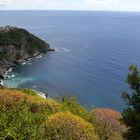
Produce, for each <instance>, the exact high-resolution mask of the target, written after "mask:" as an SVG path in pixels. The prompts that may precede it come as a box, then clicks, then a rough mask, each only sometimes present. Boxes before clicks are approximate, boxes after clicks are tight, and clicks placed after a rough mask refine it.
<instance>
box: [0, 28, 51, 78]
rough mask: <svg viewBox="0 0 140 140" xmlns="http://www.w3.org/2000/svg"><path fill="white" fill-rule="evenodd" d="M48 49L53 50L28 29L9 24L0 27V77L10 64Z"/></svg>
mask: <svg viewBox="0 0 140 140" xmlns="http://www.w3.org/2000/svg"><path fill="white" fill-rule="evenodd" d="M48 51H53V49H51V48H50V47H49V44H48V43H46V42H45V41H43V40H41V39H40V38H38V37H36V36H34V35H33V34H31V33H29V32H28V31H26V30H24V29H20V28H16V27H10V26H6V27H1V28H0V77H1V78H2V77H3V74H4V72H5V71H6V70H7V68H9V67H11V66H12V65H14V64H16V63H19V62H23V61H24V60H26V59H28V58H31V57H35V56H37V55H39V54H40V53H46V52H48Z"/></svg>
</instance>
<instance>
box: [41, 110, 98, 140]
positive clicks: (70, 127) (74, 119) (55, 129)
mask: <svg viewBox="0 0 140 140" xmlns="http://www.w3.org/2000/svg"><path fill="white" fill-rule="evenodd" d="M44 125H45V134H46V137H47V138H48V140H98V138H97V136H96V134H95V132H94V127H93V126H92V125H91V124H90V123H88V122H86V121H85V120H84V119H82V118H81V117H79V116H76V115H73V114H72V113H69V112H65V113H63V112H59V113H56V114H54V115H51V116H50V117H48V119H47V121H46V122H45V124H44Z"/></svg>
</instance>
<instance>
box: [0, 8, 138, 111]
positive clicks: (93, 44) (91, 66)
mask: <svg viewBox="0 0 140 140" xmlns="http://www.w3.org/2000/svg"><path fill="white" fill-rule="evenodd" d="M5 25H11V26H16V27H19V28H24V29H27V30H28V31H29V32H31V33H32V34H34V35H36V36H38V37H40V38H41V39H43V40H45V41H46V42H48V43H49V44H50V46H51V48H54V49H55V50H56V51H55V52H51V53H47V54H44V55H40V56H38V57H37V58H34V59H30V60H28V61H27V62H26V63H23V64H21V65H18V66H17V67H16V68H11V69H10V70H9V71H8V72H7V73H6V78H5V80H4V81H3V82H4V85H5V86H7V87H11V88H31V89H34V90H37V91H40V92H43V93H45V94H46V93H47V94H48V96H49V97H50V98H55V99H58V98H62V97H63V96H66V97H68V98H71V97H73V96H74V97H76V98H77V101H78V102H79V103H80V104H81V105H83V106H85V107H86V108H88V109H89V108H90V107H94V108H112V109H116V110H118V111H122V110H123V108H124V107H125V102H124V101H123V99H122V98H121V95H122V92H123V91H128V92H130V90H129V85H127V84H126V77H127V74H128V72H129V71H128V66H129V65H132V64H135V65H137V66H140V13H139V12H105V11H0V26H5Z"/></svg>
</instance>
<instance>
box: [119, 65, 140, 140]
mask: <svg viewBox="0 0 140 140" xmlns="http://www.w3.org/2000/svg"><path fill="white" fill-rule="evenodd" d="M129 71H130V72H129V74H128V76H127V83H128V84H129V86H130V91H131V93H128V92H124V93H123V95H122V97H123V99H124V100H125V101H126V103H127V106H126V108H125V109H124V111H123V113H122V121H123V123H124V124H125V125H126V126H127V127H128V131H127V132H126V133H125V134H124V137H125V138H127V139H128V140H140V69H138V68H137V66H135V65H131V66H129Z"/></svg>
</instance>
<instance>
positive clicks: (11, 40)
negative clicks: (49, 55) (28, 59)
mask: <svg viewBox="0 0 140 140" xmlns="http://www.w3.org/2000/svg"><path fill="white" fill-rule="evenodd" d="M23 44H25V45H27V46H28V48H27V49H29V52H31V53H32V51H35V50H36V49H40V50H41V49H43V50H42V51H45V46H46V45H48V44H46V42H44V41H42V40H41V39H39V38H38V37H36V36H34V35H32V34H30V33H29V32H27V31H26V30H24V29H18V28H15V29H11V30H10V31H8V32H0V46H8V45H14V46H15V47H16V48H17V49H19V50H20V49H21V47H22V45H23ZM47 47H49V45H48V46H47Z"/></svg>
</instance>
